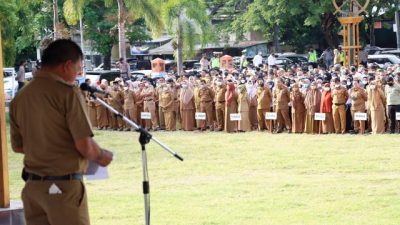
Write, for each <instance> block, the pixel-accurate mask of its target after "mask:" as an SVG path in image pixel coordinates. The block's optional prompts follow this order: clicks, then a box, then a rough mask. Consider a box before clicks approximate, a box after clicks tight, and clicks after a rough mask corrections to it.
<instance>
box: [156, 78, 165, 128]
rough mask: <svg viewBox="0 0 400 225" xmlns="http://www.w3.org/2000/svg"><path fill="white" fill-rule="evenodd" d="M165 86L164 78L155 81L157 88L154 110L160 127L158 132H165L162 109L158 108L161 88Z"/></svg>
mask: <svg viewBox="0 0 400 225" xmlns="http://www.w3.org/2000/svg"><path fill="white" fill-rule="evenodd" d="M164 84H165V78H164V77H161V78H160V79H158V81H157V87H156V91H155V93H156V108H157V109H158V121H159V125H160V130H165V119H164V113H163V112H162V109H161V107H160V94H161V91H162V87H163V85H164Z"/></svg>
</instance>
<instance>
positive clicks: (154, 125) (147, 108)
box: [141, 81, 158, 130]
mask: <svg viewBox="0 0 400 225" xmlns="http://www.w3.org/2000/svg"><path fill="white" fill-rule="evenodd" d="M141 97H142V98H143V112H149V113H150V114H151V120H146V129H149V130H151V129H153V130H158V119H157V113H156V103H155V98H156V92H155V90H154V87H153V86H152V85H151V84H150V83H149V82H148V81H145V82H144V89H143V91H142V92H141Z"/></svg>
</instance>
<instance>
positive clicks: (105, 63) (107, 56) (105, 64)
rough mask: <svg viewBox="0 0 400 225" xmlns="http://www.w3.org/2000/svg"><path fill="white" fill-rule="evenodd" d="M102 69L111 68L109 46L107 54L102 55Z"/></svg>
mask: <svg viewBox="0 0 400 225" xmlns="http://www.w3.org/2000/svg"><path fill="white" fill-rule="evenodd" d="M103 69H104V70H111V48H110V51H109V52H108V53H107V54H105V56H104V59H103Z"/></svg>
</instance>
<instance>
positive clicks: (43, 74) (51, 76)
mask: <svg viewBox="0 0 400 225" xmlns="http://www.w3.org/2000/svg"><path fill="white" fill-rule="evenodd" d="M35 78H44V79H52V80H55V81H58V82H61V83H63V84H67V85H69V86H74V85H73V84H71V83H68V82H66V81H65V80H63V79H62V78H61V77H60V76H58V75H57V74H55V73H52V72H50V71H43V70H38V71H37V72H36V74H35Z"/></svg>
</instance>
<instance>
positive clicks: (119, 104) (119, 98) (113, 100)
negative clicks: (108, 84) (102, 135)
mask: <svg viewBox="0 0 400 225" xmlns="http://www.w3.org/2000/svg"><path fill="white" fill-rule="evenodd" d="M109 103H110V106H111V107H113V108H114V109H115V110H117V111H118V112H120V113H123V111H124V93H123V92H122V90H121V88H120V86H119V83H118V81H117V80H116V81H115V82H114V84H113V86H112V90H111V92H110V95H109ZM110 114H111V127H112V129H113V130H119V131H122V130H123V129H124V123H123V121H122V118H121V117H119V116H117V115H116V114H114V113H111V112H110Z"/></svg>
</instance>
